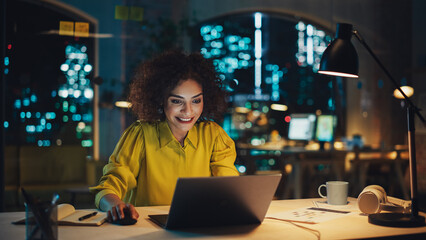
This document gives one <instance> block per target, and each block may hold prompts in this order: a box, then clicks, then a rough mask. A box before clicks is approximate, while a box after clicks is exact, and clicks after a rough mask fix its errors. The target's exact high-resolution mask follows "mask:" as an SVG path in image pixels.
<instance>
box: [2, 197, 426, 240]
mask: <svg viewBox="0 0 426 240" xmlns="http://www.w3.org/2000/svg"><path fill="white" fill-rule="evenodd" d="M312 200H319V199H299V200H277V201H272V203H271V206H270V208H269V211H268V213H276V212H281V211H288V210H293V209H297V208H301V207H310V206H313V204H312ZM353 200H354V199H351V201H353ZM137 210H138V212H139V214H140V218H139V221H138V222H137V224H135V225H132V226H116V225H112V224H110V223H105V224H103V225H102V226H100V227H87V226H79V227H76V226H59V239H93V240H95V239H184V238H191V239H318V238H317V236H316V235H314V234H313V233H312V232H311V231H308V230H306V229H303V228H301V227H297V226H296V225H295V224H293V223H289V222H284V221H278V220H274V219H265V220H264V221H263V223H262V224H261V225H255V226H234V227H221V228H211V229H205V228H203V229H196V230H181V231H168V230H164V229H162V228H160V227H158V226H157V225H156V224H154V223H152V222H151V221H149V220H147V215H148V214H162V213H167V211H168V207H167V206H160V207H138V208H137ZM421 214H422V215H423V216H425V215H426V214H424V213H421ZM23 216H24V212H7V213H0V232H1V238H2V239H24V238H25V226H24V225H12V224H11V223H10V222H11V221H13V220H16V219H19V218H21V217H23ZM297 225H300V226H303V227H308V228H310V229H315V230H317V231H319V232H320V239H357V238H372V237H386V236H395V235H408V234H423V235H422V237H426V227H421V228H391V227H381V226H375V225H372V224H369V223H368V220H367V216H363V215H361V214H353V215H350V216H347V217H343V218H339V219H335V220H330V221H326V222H322V223H318V224H301V223H298V224H297Z"/></svg>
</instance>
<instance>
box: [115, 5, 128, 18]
mask: <svg viewBox="0 0 426 240" xmlns="http://www.w3.org/2000/svg"><path fill="white" fill-rule="evenodd" d="M115 19H118V20H127V19H129V7H126V6H119V5H117V6H115Z"/></svg>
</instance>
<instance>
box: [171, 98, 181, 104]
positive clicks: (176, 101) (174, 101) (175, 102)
mask: <svg viewBox="0 0 426 240" xmlns="http://www.w3.org/2000/svg"><path fill="white" fill-rule="evenodd" d="M170 102H172V103H173V104H179V103H181V102H182V101H181V100H179V99H172V100H170Z"/></svg>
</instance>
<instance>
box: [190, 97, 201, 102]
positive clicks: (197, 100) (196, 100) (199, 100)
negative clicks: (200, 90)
mask: <svg viewBox="0 0 426 240" xmlns="http://www.w3.org/2000/svg"><path fill="white" fill-rule="evenodd" d="M192 102H193V103H200V102H201V98H199V99H195V100H194V101H192Z"/></svg>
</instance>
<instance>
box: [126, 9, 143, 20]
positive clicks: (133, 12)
mask: <svg viewBox="0 0 426 240" xmlns="http://www.w3.org/2000/svg"><path fill="white" fill-rule="evenodd" d="M129 19H130V20H133V21H138V22H142V19H143V8H141V7H130V18H129Z"/></svg>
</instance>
